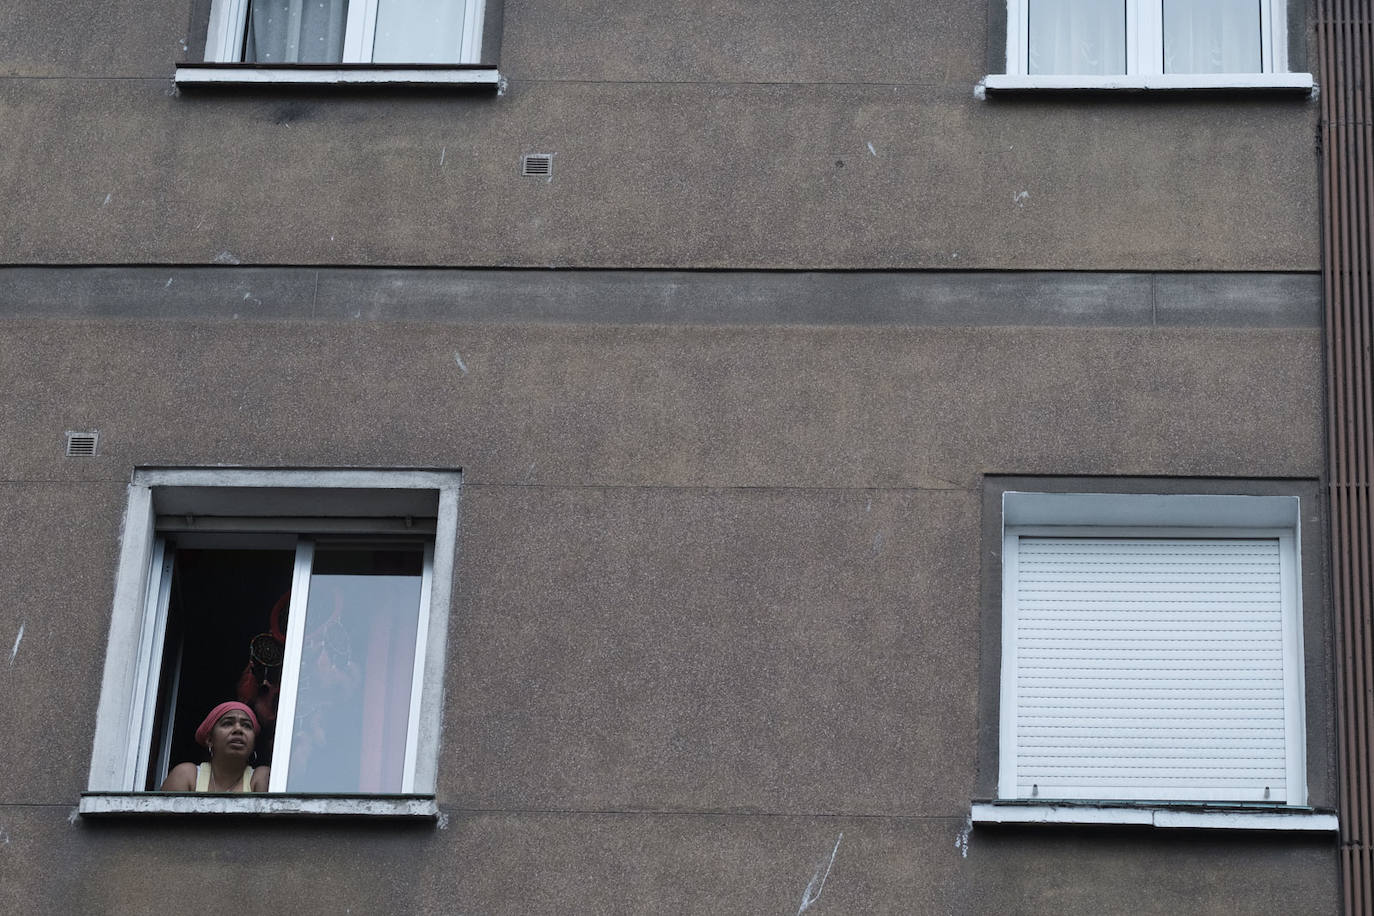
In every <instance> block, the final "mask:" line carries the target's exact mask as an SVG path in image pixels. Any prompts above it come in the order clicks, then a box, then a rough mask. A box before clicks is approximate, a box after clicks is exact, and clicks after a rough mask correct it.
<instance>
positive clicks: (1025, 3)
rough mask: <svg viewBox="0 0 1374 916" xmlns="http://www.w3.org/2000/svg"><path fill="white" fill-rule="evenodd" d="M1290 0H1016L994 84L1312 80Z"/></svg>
mask: <svg viewBox="0 0 1374 916" xmlns="http://www.w3.org/2000/svg"><path fill="white" fill-rule="evenodd" d="M1286 12H1287V8H1286V4H1285V3H1284V2H1283V0H1008V2H1007V34H1006V48H1007V66H1006V73H1005V75H1002V74H998V75H995V76H990V77H988V79H987V80H986V81H985V83H984V86H985V88H988V89H1018V88H1037V89H1074V88H1078V89H1154V88H1161V89H1167V88H1268V89H1274V88H1293V89H1308V88H1311V85H1312V79H1311V76H1310V75H1308V74H1290V73H1289V72H1288V22H1287V15H1286Z"/></svg>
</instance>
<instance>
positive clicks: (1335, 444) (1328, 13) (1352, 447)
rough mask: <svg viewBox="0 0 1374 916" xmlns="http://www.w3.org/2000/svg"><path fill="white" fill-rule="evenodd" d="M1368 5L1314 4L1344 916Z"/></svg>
mask: <svg viewBox="0 0 1374 916" xmlns="http://www.w3.org/2000/svg"><path fill="white" fill-rule="evenodd" d="M1371 3H1374V0H1318V2H1317V23H1316V25H1317V53H1318V58H1319V60H1320V71H1319V86H1320V87H1321V100H1322V101H1321V135H1320V137H1321V160H1322V285H1323V289H1322V292H1323V297H1324V299H1325V304H1326V320H1325V346H1326V352H1325V358H1326V395H1327V404H1326V411H1327V461H1328V464H1327V474H1328V480H1327V484H1328V493H1329V498H1330V520H1331V537H1330V543H1331V577H1332V593H1331V594H1332V601H1333V607H1334V611H1335V623H1336V627H1335V631H1336V657H1337V679H1338V683H1337V687H1336V696H1337V707H1338V717H1339V744H1340V748H1339V755H1338V758H1337V759H1338V764H1337V766H1338V771H1339V777H1340V780H1339V781H1340V786H1339V799H1338V808H1339V811H1340V823H1341V833H1340V862H1341V885H1342V893H1343V895H1344V899H1343V903H1344V911H1345V912H1346V913H1348V914H1366V913H1371V912H1374V874H1372V873H1371V867H1370V866H1371V859H1370V852H1371V849H1370V846H1371V840H1374V836H1372V835H1371V825H1374V810H1371V777H1374V765H1372V764H1371V760H1370V753H1371V748H1370V737H1371V727H1370V725H1371V722H1370V720H1371V716H1374V695H1372V694H1371V687H1372V686H1374V671H1371V659H1374V651H1372V650H1374V645H1372V644H1371V639H1372V638H1374V631H1372V628H1371V620H1370V607H1371V594H1370V593H1371V588H1374V583H1372V582H1371V573H1374V546H1371V537H1372V536H1374V531H1372V530H1371V525H1370V497H1371V490H1370V484H1371V480H1374V474H1371V462H1374V437H1371V430H1374V422H1372V421H1371V410H1374V385H1372V384H1371V358H1370V343H1371V334H1374V328H1371V317H1372V316H1371V309H1370V303H1371V281H1372V280H1374V277H1372V276H1371V263H1374V257H1372V256H1371V255H1372V254H1374V252H1371V235H1370V233H1371V207H1374V200H1371V181H1372V180H1374V160H1372V159H1371V156H1374V134H1372V133H1371V129H1370V124H1371V117H1372V113H1371V99H1370V89H1371V88H1372V87H1374V70H1372V69H1371V61H1370V52H1371V50H1374V32H1372V31H1371V28H1372V26H1374V23H1371V15H1370V14H1371Z"/></svg>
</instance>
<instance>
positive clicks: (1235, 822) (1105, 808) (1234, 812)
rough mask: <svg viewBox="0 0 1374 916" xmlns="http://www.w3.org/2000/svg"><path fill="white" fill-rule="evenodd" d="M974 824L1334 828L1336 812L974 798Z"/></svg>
mask: <svg viewBox="0 0 1374 916" xmlns="http://www.w3.org/2000/svg"><path fill="white" fill-rule="evenodd" d="M972 817H973V823H975V824H1065V825H1075V826H1088V825H1094V824H1105V825H1111V824H1119V825H1133V826H1140V827H1156V828H1159V829H1163V830H1177V829H1193V830H1291V831H1306V832H1315V833H1334V832H1335V831H1336V830H1338V829H1339V825H1338V823H1337V821H1336V815H1334V814H1328V813H1323V812H1320V811H1314V810H1313V809H1311V808H1292V809H1284V808H1281V807H1277V806H1274V807H1268V806H1266V807H1258V806H1239V805H1238V806H1234V807H1229V806H1228V807H1224V808H1218V807H1209V806H1205V805H1196V806H1177V807H1176V806H1159V805H1086V804H1085V805H1078V804H1062V805H1049V804H1026V803H1024V802H975V803H974V804H973V812H972Z"/></svg>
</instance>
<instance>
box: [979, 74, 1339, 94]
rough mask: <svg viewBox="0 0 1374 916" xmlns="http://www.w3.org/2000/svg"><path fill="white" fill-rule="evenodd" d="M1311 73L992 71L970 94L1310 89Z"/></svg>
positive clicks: (1307, 91) (1299, 90) (1289, 90)
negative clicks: (1058, 73) (1041, 73)
mask: <svg viewBox="0 0 1374 916" xmlns="http://www.w3.org/2000/svg"><path fill="white" fill-rule="evenodd" d="M1314 85H1315V84H1314V83H1313V81H1312V74H1310V73H1190V74H1139V75H1132V76H1124V75H1123V76H1026V75H1022V74H1013V73H992V74H989V75H987V76H985V77H983V79H982V80H981V81H980V82H979V83H978V86H977V87H976V88H975V89H974V90H973V94H974V95H975V96H977V97H978V98H980V99H981V98H985V97H986V96H987V95H988V94H989V93H994V94H995V93H1000V92H1009V93H1015V92H1132V91H1150V92H1155V91H1170V90H1172V91H1189V90H1191V91H1228V92H1230V91H1234V92H1292V93H1310V92H1311V91H1312V89H1313V86H1314Z"/></svg>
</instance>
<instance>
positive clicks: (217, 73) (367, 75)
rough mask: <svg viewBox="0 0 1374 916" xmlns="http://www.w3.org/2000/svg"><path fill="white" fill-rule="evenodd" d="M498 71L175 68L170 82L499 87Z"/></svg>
mask: <svg viewBox="0 0 1374 916" xmlns="http://www.w3.org/2000/svg"><path fill="white" fill-rule="evenodd" d="M501 82H502V77H501V72H500V71H499V70H497V69H496V67H494V66H492V65H490V64H452V65H449V64H443V65H437V66H435V65H423V64H409V65H404V64H403V65H397V66H389V65H386V64H343V65H340V64H324V65H312V64H293V65H290V66H280V67H262V66H258V65H256V64H215V63H203V64H178V65H177V70H176V84H177V85H178V86H183V87H194V86H283V87H287V86H360V87H362V86H399V87H416V88H444V87H453V88H479V89H480V88H489V89H499V88H500V86H501Z"/></svg>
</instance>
